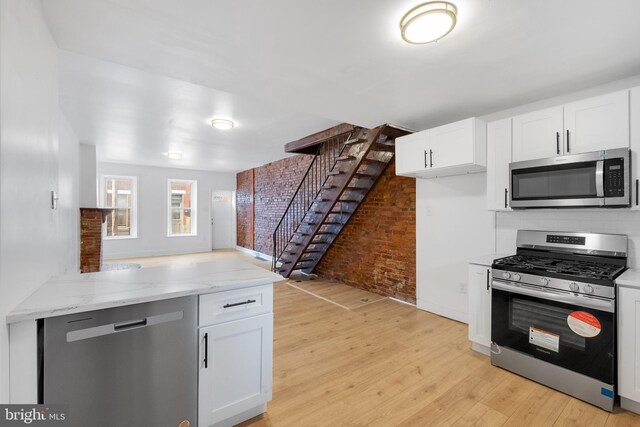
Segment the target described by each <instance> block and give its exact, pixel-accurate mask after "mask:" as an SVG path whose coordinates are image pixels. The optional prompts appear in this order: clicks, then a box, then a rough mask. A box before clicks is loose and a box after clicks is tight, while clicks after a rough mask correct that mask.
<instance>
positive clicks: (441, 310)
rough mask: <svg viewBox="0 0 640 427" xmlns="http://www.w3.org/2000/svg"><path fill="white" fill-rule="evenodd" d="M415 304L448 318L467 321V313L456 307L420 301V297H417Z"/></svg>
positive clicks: (421, 308)
mask: <svg viewBox="0 0 640 427" xmlns="http://www.w3.org/2000/svg"><path fill="white" fill-rule="evenodd" d="M416 306H417V307H418V308H419V309H420V310H424V311H428V312H430V313H433V314H437V315H438V316H442V317H447V318H449V319H453V320H456V321H458V322H462V323H467V324H468V323H469V315H468V313H464V312H461V311H458V310H456V309H452V308H449V307H444V306H442V305H439V304H435V303H433V302H425V301H420V299H418V303H417V305H416Z"/></svg>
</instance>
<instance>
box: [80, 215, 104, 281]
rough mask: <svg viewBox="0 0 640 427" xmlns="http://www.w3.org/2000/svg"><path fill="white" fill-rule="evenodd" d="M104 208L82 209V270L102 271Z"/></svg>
mask: <svg viewBox="0 0 640 427" xmlns="http://www.w3.org/2000/svg"><path fill="white" fill-rule="evenodd" d="M102 222H103V210H102V209H93V208H81V209H80V272H81V273H93V272H95V271H100V266H101V265H102Z"/></svg>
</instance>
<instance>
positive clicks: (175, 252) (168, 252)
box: [102, 247, 211, 261]
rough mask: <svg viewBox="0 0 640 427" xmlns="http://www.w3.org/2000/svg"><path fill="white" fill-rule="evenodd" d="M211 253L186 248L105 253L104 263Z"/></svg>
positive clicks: (205, 249)
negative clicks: (129, 259)
mask: <svg viewBox="0 0 640 427" xmlns="http://www.w3.org/2000/svg"><path fill="white" fill-rule="evenodd" d="M205 252H211V248H203V247H198V248H186V249H168V250H154V251H133V252H118V253H109V254H105V253H103V258H102V259H103V261H108V260H112V259H121V258H144V257H151V256H167V255H184V254H199V253H205Z"/></svg>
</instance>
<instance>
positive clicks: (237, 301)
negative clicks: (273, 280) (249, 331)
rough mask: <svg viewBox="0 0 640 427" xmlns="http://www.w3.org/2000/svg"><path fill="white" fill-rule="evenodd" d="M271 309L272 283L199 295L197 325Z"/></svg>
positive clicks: (214, 322)
mask: <svg viewBox="0 0 640 427" xmlns="http://www.w3.org/2000/svg"><path fill="white" fill-rule="evenodd" d="M272 311H273V285H266V286H256V287H253V288H245V289H236V290H233V291H225V292H218V293H214V294H207V295H201V296H200V307H199V321H198V325H199V326H207V325H214V324H217V323H222V322H228V321H230V320H236V319H242V318H245V317H250V316H257V315H259V314H264V313H271V312H272Z"/></svg>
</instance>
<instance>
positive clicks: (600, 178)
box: [596, 160, 604, 197]
mask: <svg viewBox="0 0 640 427" xmlns="http://www.w3.org/2000/svg"><path fill="white" fill-rule="evenodd" d="M596 196H597V197H604V160H598V161H597V162H596Z"/></svg>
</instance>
